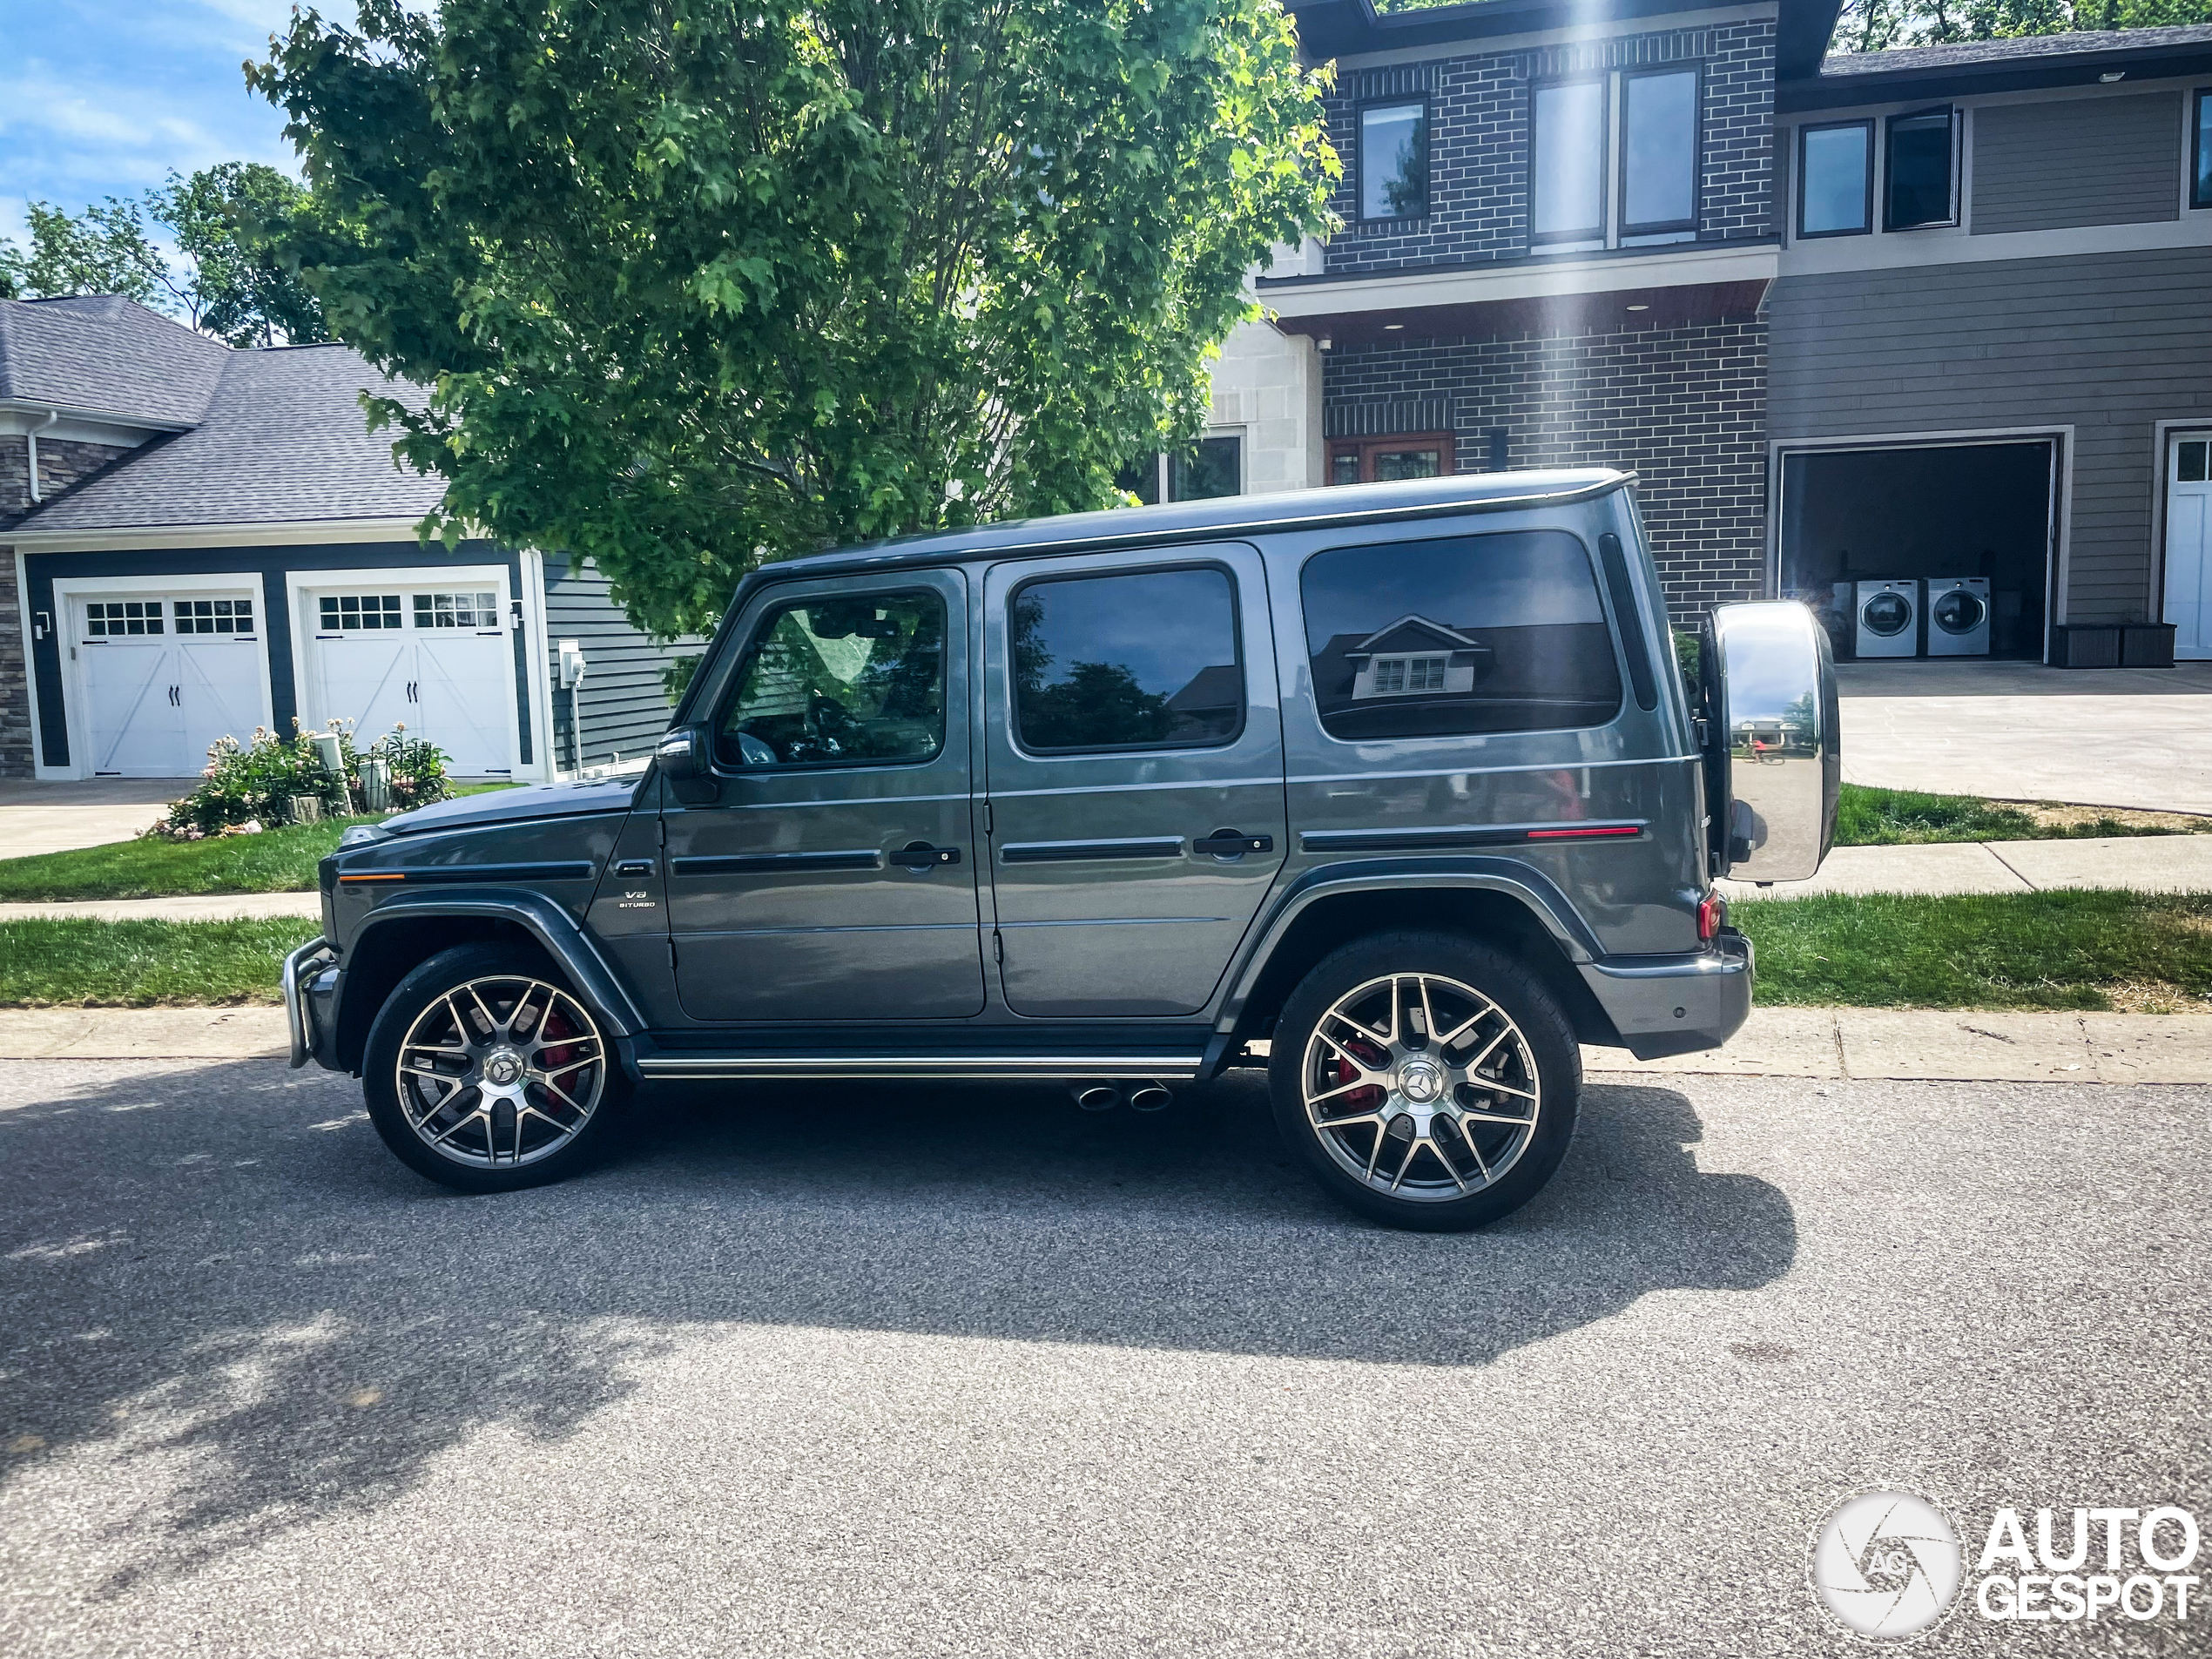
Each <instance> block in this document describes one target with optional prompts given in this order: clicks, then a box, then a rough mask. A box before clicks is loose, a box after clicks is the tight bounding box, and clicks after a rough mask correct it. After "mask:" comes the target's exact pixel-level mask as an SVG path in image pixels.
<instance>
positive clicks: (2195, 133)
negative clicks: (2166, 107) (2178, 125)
mask: <svg viewBox="0 0 2212 1659" xmlns="http://www.w3.org/2000/svg"><path fill="white" fill-rule="evenodd" d="M2208 164H2212V86H2200V87H2198V88H2197V89H2196V95H2195V98H2193V99H2191V100H2190V103H2189V156H2188V170H2189V172H2188V180H2189V206H2190V207H2191V208H2192V209H2194V208H2198V207H2212V165H2208Z"/></svg>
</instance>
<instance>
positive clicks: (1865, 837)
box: [1836, 784, 2212, 846]
mask: <svg viewBox="0 0 2212 1659" xmlns="http://www.w3.org/2000/svg"><path fill="white" fill-rule="evenodd" d="M2198 829H2203V830H2212V820H2208V819H2191V818H2188V817H2186V816H2184V815H2182V814H2181V813H2138V812H2128V811H2124V810H2121V809H2120V808H2117V807H2094V806H2087V807H2085V806H2055V805H2045V804H2042V803H2039V802H2013V801H1993V800H1982V799H1979V798H1978V797H1976V796H1973V795H1930V794H1924V793H1922V792H1920V791H1919V790H1914V789H1869V788H1866V787H1865V786H1861V785H1858V784H1845V785H1844V790H1843V799H1842V800H1841V801H1840V802H1839V803H1838V806H1837V809H1836V845H1837V846H1898V845H1901V844H1904V843H1907V842H1921V843H1925V842H1929V841H2048V840H2080V839H2082V838H2085V837H2089V836H2099V835H2179V834H2186V833H2188V832H2190V831H2192V830H2198Z"/></svg>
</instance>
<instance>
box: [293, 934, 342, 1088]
mask: <svg viewBox="0 0 2212 1659" xmlns="http://www.w3.org/2000/svg"><path fill="white" fill-rule="evenodd" d="M337 1005H338V952H337V950H336V949H335V948H334V947H333V946H332V945H331V942H330V941H328V940H327V939H311V940H309V941H307V943H306V944H304V945H302V946H300V948H299V949H297V950H295V951H293V953H292V954H290V955H289V956H287V957H286V958H285V959H284V1022H285V1025H286V1028H287V1029H288V1031H289V1032H290V1034H291V1037H292V1069H293V1070H294V1071H297V1070H298V1069H300V1067H302V1066H304V1065H306V1064H307V1062H308V1061H310V1060H313V1061H314V1062H315V1063H316V1064H317V1065H320V1066H321V1067H323V1068H324V1069H327V1070H331V1071H335V1070H337V1069H339V1067H338V1064H337V1056H336V1048H337V1036H338V1022H337V1020H336V1018H335V1015H336V1011H337Z"/></svg>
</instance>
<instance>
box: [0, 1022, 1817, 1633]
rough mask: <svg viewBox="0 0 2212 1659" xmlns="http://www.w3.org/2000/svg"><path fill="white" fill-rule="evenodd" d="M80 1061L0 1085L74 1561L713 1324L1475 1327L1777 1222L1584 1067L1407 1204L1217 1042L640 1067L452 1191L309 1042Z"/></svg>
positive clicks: (10, 1370) (1389, 1334) (156, 1551)
mask: <svg viewBox="0 0 2212 1659" xmlns="http://www.w3.org/2000/svg"><path fill="white" fill-rule="evenodd" d="M83 1078H84V1068H83V1067H81V1066H80V1067H78V1068H74V1069H71V1068H67V1067H64V1066H61V1065H54V1066H51V1067H47V1066H28V1065H27V1066H25V1067H24V1068H22V1069H17V1071H16V1072H15V1073H14V1074H13V1076H11V1077H10V1079H9V1080H8V1082H7V1083H6V1085H5V1086H4V1089H3V1090H0V1107H4V1106H5V1105H6V1104H8V1103H10V1102H11V1101H12V1102H20V1104H17V1105H16V1106H15V1109H0V1487H4V1484H5V1483H6V1482H8V1481H11V1480H18V1479H22V1478H24V1475H25V1474H26V1472H27V1471H30V1470H31V1469H32V1468H34V1467H37V1465H39V1464H40V1463H42V1462H43V1461H44V1460H48V1459H51V1458H54V1457H57V1456H62V1455H66V1454H69V1453H71V1452H72V1451H78V1452H83V1453H86V1454H88V1455H91V1456H92V1457H94V1458H96V1459H98V1460H103V1462H104V1464H105V1467H107V1468H108V1469H109V1470H110V1471H111V1478H112V1479H114V1480H120V1481H121V1482H123V1483H124V1487H125V1489H133V1488H134V1483H135V1487H144V1488H145V1490H146V1491H147V1493H148V1494H150V1495H148V1496H147V1497H146V1498H145V1500H144V1501H143V1502H142V1503H140V1504H138V1507H136V1508H134V1509H133V1510H132V1513H131V1514H130V1517H129V1519H128V1520H127V1521H118V1522H116V1523H114V1525H115V1526H116V1527H118V1529H119V1533H118V1536H115V1537H114V1538H112V1539H111V1540H110V1541H109V1543H110V1549H111V1558H112V1559H114V1560H116V1561H118V1562H120V1563H121V1564H120V1565H118V1567H117V1568H116V1569H115V1571H114V1574H113V1576H112V1577H111V1581H110V1582H109V1584H108V1585H107V1586H106V1588H107V1590H108V1591H109V1592H111V1593H112V1592H113V1591H115V1590H118V1589H119V1588H123V1587H124V1586H125V1585H127V1584H129V1583H131V1582H132V1581H136V1580H137V1579H138V1578H140V1577H143V1576H145V1575H147V1574H158V1573H166V1572H175V1571H181V1570H189V1569H190V1568H192V1567H193V1566H194V1565H195V1564H197V1563H199V1562H201V1561H205V1560H206V1559H208V1558H209V1557H211V1556H213V1555H217V1554H223V1553H226V1552H228V1551H231V1550H233V1549H236V1548H241V1547H245V1546H247V1545H250V1544H251V1543H252V1542H253V1541H254V1540H256V1539H258V1538H260V1537H263V1536H266V1535H268V1534H271V1533H273V1532H276V1531H280V1530H282V1529H285V1528H287V1527H292V1526H294V1525H297V1524H300V1523H302V1522H305V1521H310V1520H314V1519H318V1518H320V1517H323V1516H326V1515H329V1514H335V1513H342V1512H345V1511H347V1510H358V1509H361V1508H363V1507H375V1506H377V1505H380V1504H381V1503H383V1502H386V1501H389V1500H391V1499H392V1498H394V1497H395V1496H397V1495H398V1494H401V1493H402V1492H404V1491H405V1490H407V1489H408V1487H409V1486H410V1485H411V1484H412V1483H413V1482H415V1480H419V1479H421V1476H422V1474H423V1473H424V1471H425V1468H426V1466H427V1465H428V1462H429V1460H432V1459H433V1458H435V1457H436V1456H437V1455H438V1454H440V1453H442V1452H444V1451H446V1450H447V1449H448V1448H449V1447H454V1446H455V1445H456V1444H458V1443H459V1442H461V1441H462V1440H464V1439H466V1438H467V1437H469V1436H470V1435H472V1434H474V1433H477V1432H479V1431H481V1430H484V1429H487V1428H492V1427H498V1428H502V1429H503V1430H505V1431H507V1432H509V1433H514V1434H517V1435H520V1436H522V1437H524V1438H525V1439H536V1440H557V1439H559V1438H561V1437H563V1436H565V1435H567V1434H569V1433H571V1432H573V1431H574V1430H575V1429H577V1427H578V1426H580V1425H582V1424H583V1422H584V1421H585V1420H588V1419H589V1418H590V1417H591V1416H592V1415H593V1414H594V1413H597V1412H600V1411H602V1410H604V1409H605V1408H606V1407H607V1406H610V1405H611V1404H613V1403H615V1402H617V1401H618V1400H620V1399H623V1398H624V1397H625V1396H626V1395H628V1394H629V1393H631V1392H632V1391H633V1390H634V1389H635V1388H636V1387H637V1377H638V1374H639V1370H640V1366H641V1364H642V1362H644V1360H646V1359H650V1358H651V1356H653V1355H654V1354H657V1353H659V1352H665V1351H668V1350H671V1349H672V1348H676V1347H678V1346H681V1345H684V1344H685V1342H686V1341H687V1337H688V1336H689V1335H691V1334H704V1333H705V1332H706V1331H707V1330H708V1329H709V1328H710V1327H713V1326H718V1325H731V1324H765V1325H786V1326H790V1325H803V1326H816V1327H831V1328H840V1329H860V1330H880V1331H890V1332H908V1333H920V1334H927V1335H937V1336H946V1337H955V1338H978V1337H980V1338H991V1339H1008V1340H1017V1341H1033V1342H1064V1343H1103V1344H1114V1345H1128V1346H1136V1347H1143V1348H1184V1349H1194V1350H1206V1351H1214V1352H1235V1353H1245V1354H1255V1355H1272V1356H1296V1357H1311V1358H1317V1359H1336V1360H1350V1361H1357V1362H1366V1363H1374V1364H1388V1365H1416V1366H1482V1365H1486V1364H1487V1363H1489V1362H1490V1361H1491V1360H1493V1359H1496V1358H1497V1357H1498V1356H1499V1355H1501V1354H1502V1353H1506V1352H1510V1351H1511V1350H1513V1349H1514V1348H1517V1347H1520V1346H1522V1345H1526V1344H1528V1343H1533V1342H1540V1341H1542V1340H1544V1339H1547V1338H1549V1337H1553V1336H1556V1335H1559V1334H1561V1333H1563V1332H1571V1331H1575V1330H1578V1329H1581V1328H1582V1327H1584V1326H1587V1325H1591V1324H1593V1323H1595V1322H1597V1321H1600V1320H1602V1319H1604V1318H1608V1317H1609V1316H1611V1315H1613V1314H1615V1313H1617V1312H1621V1311H1622V1309H1624V1308H1626V1307H1628V1306H1629V1305H1630V1304H1632V1303H1634V1302H1635V1300H1636V1299H1637V1298H1640V1297H1642V1296H1643V1295H1644V1294H1646V1293H1647V1292H1649V1291H1671V1290H1683V1289H1690V1290H1719V1291H1726V1290H1751V1289H1755V1288H1757V1287H1758V1286H1761V1285H1766V1284H1768V1283H1769V1282H1770V1281H1771V1280H1773V1279H1775V1278H1778V1277H1779V1276H1781V1275H1782V1274H1783V1273H1784V1272H1786V1271H1788V1270H1789V1268H1790V1266H1791V1262H1792V1260H1793V1259H1794V1258H1795V1255H1796V1251H1797V1228H1796V1222H1795V1217H1794V1216H1793V1214H1792V1211H1791V1206H1790V1204H1789V1202H1788V1200H1787V1199H1786V1198H1785V1197H1784V1195H1783V1194H1782V1192H1781V1191H1780V1190H1778V1189H1777V1188H1776V1187H1774V1186H1773V1185H1771V1184H1769V1183H1768V1182H1766V1181H1764V1180H1761V1179H1759V1178H1757V1177H1750V1176H1743V1175H1730V1174H1705V1173H1702V1172H1701V1171H1700V1170H1698V1168H1697V1166H1696V1162H1695V1160H1694V1158H1693V1157H1692V1156H1691V1149H1692V1148H1693V1147H1695V1145H1696V1143H1697V1141H1698V1139H1699V1136H1700V1128H1699V1124H1698V1120H1697V1117H1696V1114H1695V1112H1694V1111H1693V1110H1692V1109H1691V1107H1690V1104H1689V1101H1688V1100H1687V1099H1686V1098H1685V1097H1684V1096H1682V1095H1681V1094H1679V1093H1677V1092H1676V1091H1674V1090H1672V1089H1662V1088H1640V1087H1639V1088H1617V1087H1605V1088H1594V1089H1590V1090H1589V1091H1588V1094H1587V1096H1586V1097H1585V1104H1584V1112H1583V1120H1582V1126H1581V1133H1580V1134H1579V1136H1578V1137H1577V1141H1576V1143H1575V1149H1574V1150H1573V1151H1572V1152H1571V1153H1570V1154H1569V1157H1568V1161H1567V1163H1566V1164H1565V1166H1564V1167H1563V1168H1562V1170H1561V1173H1560V1175H1559V1177H1557V1178H1556V1179H1555V1180H1554V1183H1553V1184H1552V1185H1551V1187H1550V1188H1549V1189H1548V1190H1547V1191H1546V1192H1545V1193H1544V1194H1542V1195H1541V1197H1539V1198H1538V1199H1537V1200H1536V1201H1535V1202H1534V1203H1533V1204H1530V1205H1529V1206H1528V1207H1527V1208H1526V1209H1524V1210H1523V1211H1521V1212H1520V1213H1519V1214H1517V1215H1515V1216H1514V1217H1510V1218H1509V1219H1508V1220H1507V1221H1506V1222H1504V1223H1502V1224H1499V1225H1498V1226H1496V1227H1494V1228H1492V1229H1490V1230H1488V1231H1484V1232H1480V1233H1474V1234H1459V1235H1446V1236H1432V1235H1418V1234H1408V1233H1399V1232H1394V1231H1386V1230H1384V1229H1381V1228H1378V1227H1375V1226H1372V1225H1370V1224H1366V1223H1365V1222H1362V1221H1359V1220H1358V1219H1355V1218H1352V1217H1349V1216H1347V1215H1345V1213H1344V1212H1343V1211H1339V1210H1338V1209H1336V1208H1335V1207H1334V1206H1333V1205H1332V1204H1331V1203H1330V1202H1329V1201H1328V1200H1327V1199H1326V1198H1325V1197H1323V1196H1322V1195H1321V1194H1320V1193H1319V1192H1318V1190H1316V1189H1315V1188H1313V1187H1312V1185H1310V1184H1309V1183H1308V1181H1307V1179H1306V1177H1305V1175H1304V1173H1303V1172H1302V1171H1301V1170H1298V1168H1296V1167H1294V1165H1293V1164H1292V1163H1291V1160H1290V1158H1289V1157H1288V1155H1287V1154H1286V1153H1285V1150H1283V1149H1282V1148H1281V1146H1280V1145H1279V1144H1278V1142H1277V1141H1276V1139H1275V1136H1274V1133H1273V1130H1272V1127H1271V1123H1270V1121H1269V1119H1268V1116H1267V1113H1266V1106H1265V1097H1264V1090H1263V1089H1262V1088H1261V1086H1260V1085H1259V1083H1258V1081H1257V1080H1256V1079H1251V1080H1237V1081H1232V1082H1228V1083H1225V1084H1224V1085H1222V1086H1219V1087H1217V1088H1216V1089H1212V1090H1211V1091H1208V1092H1207V1093H1206V1094H1204V1096H1200V1097H1198V1098H1196V1099H1194V1100H1192V1101H1190V1103H1187V1104H1185V1105H1183V1106H1179V1107H1178V1108H1177V1109H1176V1110H1175V1111H1172V1112H1170V1113H1166V1114H1163V1115H1161V1116H1158V1117H1153V1118H1146V1117H1138V1116H1132V1115H1130V1114H1128V1113H1125V1112H1123V1113H1115V1114H1110V1115H1107V1116H1096V1117H1093V1116H1086V1115H1084V1114H1082V1113H1079V1112H1077V1111H1076V1110H1075V1109H1073V1108H1072V1106H1070V1105H1069V1103H1067V1101H1066V1097H1065V1096H1064V1095H1062V1094H1061V1093H1059V1091H1056V1090H1048V1089H1016V1088H1002V1089H988V1088H973V1089H874V1090H867V1089H849V1088H839V1087H830V1086H819V1087H816V1086H804V1087H800V1086H778V1087H775V1088H769V1087H766V1086H762V1087H759V1088H755V1089H746V1090H741V1091H739V1090H732V1091H720V1090H711V1089H705V1088H703V1087H698V1086H693V1087H690V1088H687V1089H669V1090H664V1092H662V1093H661V1094H660V1095H658V1096H654V1097H651V1098H650V1099H648V1100H647V1101H646V1102H644V1103H641V1106H640V1107H639V1109H638V1110H637V1117H636V1119H635V1121H634V1123H633V1124H632V1127H631V1133H630V1136H629V1137H628V1144H627V1146H626V1147H625V1149H624V1153H623V1155H622V1156H621V1157H619V1158H618V1159H617V1161H615V1162H613V1163H610V1164H609V1165H608V1166H607V1167H605V1168H603V1169H601V1170H598V1171H597V1172H595V1173H593V1174H591V1175H590V1176H587V1177H583V1178H581V1179H579V1180H577V1181H573V1182H570V1183H569V1184H565V1185H563V1186H559V1187H553V1188H545V1189H540V1190H535V1191H531V1192H525V1193H517V1194H509V1195H505V1196H502V1197H458V1196H455V1195H453V1194H450V1193H448V1192H446V1191H444V1190H442V1189H439V1188H436V1187H435V1186H433V1185H431V1184H428V1183H426V1182H424V1181H422V1180H421V1179H420V1178H419V1177H415V1175H414V1174H413V1173H412V1172H410V1171H408V1170H406V1169H405V1168H404V1167H403V1166H401V1165H400V1164H399V1163H397V1162H396V1161H395V1160H394V1159H392V1158H391V1157H389V1156H388V1154H387V1153H386V1152H385V1150H384V1149H383V1147H382V1146H381V1143H378V1142H377V1141H376V1139H375V1137H374V1133H373V1132H372V1131H371V1130H370V1129H369V1127H368V1123H367V1121H366V1119H365V1118H364V1117H363V1116H361V1112H360V1108H359V1096H358V1093H357V1088H356V1086H355V1085H354V1084H352V1083H350V1082H347V1081H345V1080H342V1079H337V1078H330V1077H327V1076H322V1075H321V1074H316V1073H303V1074H292V1073H287V1072H286V1071H285V1070H283V1069H281V1068H280V1067H278V1066H276V1065H273V1064H271V1063H268V1062H242V1063H239V1064H223V1065H214V1066H207V1067H201V1068H196V1069H174V1070H163V1069H157V1068H147V1069H134V1070H132V1072H131V1073H130V1074H129V1075H127V1076H118V1075H116V1073H115V1071H114V1070H112V1069H110V1070H108V1071H106V1072H105V1073H104V1074H103V1076H102V1078H101V1080H100V1081H98V1082H89V1083H88V1082H83V1081H81V1080H82V1079H83ZM48 1080H51V1081H48ZM152 1494H158V1495H152Z"/></svg>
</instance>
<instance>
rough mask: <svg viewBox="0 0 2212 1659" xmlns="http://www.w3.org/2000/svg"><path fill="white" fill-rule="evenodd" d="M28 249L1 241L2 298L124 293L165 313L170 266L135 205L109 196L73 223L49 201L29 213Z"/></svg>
mask: <svg viewBox="0 0 2212 1659" xmlns="http://www.w3.org/2000/svg"><path fill="white" fill-rule="evenodd" d="M24 217H25V218H26V219H28V220H29V221H30V223H29V229H30V246H28V247H17V246H16V244H15V243H14V242H13V241H12V240H10V239H8V238H6V237H0V299H9V300H51V299H54V298H56V297H57V296H61V295H64V294H73V293H120V294H124V295H126V296H127V297H129V298H131V299H132V300H138V301H139V302H140V303H141V304H144V305H152V306H157V307H161V308H162V309H167V308H168V306H169V301H170V299H171V293H170V289H169V264H168V261H167V260H165V259H164V258H162V256H161V252H160V250H159V249H158V248H157V247H156V246H154V244H153V240H152V237H151V236H150V235H149V234H148V233H147V231H146V226H145V219H143V218H142V217H141V216H140V213H139V210H138V205H137V204H136V203H135V202H127V201H123V200H120V199H118V198H116V197H113V196H111V197H109V198H108V199H107V200H106V202H105V204H103V205H99V206H91V207H88V208H86V209H85V210H84V213H83V214H82V215H80V216H79V217H78V218H75V219H72V218H71V217H70V215H69V214H68V213H67V212H65V211H64V210H63V209H62V208H59V207H57V206H54V204H53V203H51V202H45V201H34V202H32V203H30V204H29V206H27V207H26V208H25V210H24Z"/></svg>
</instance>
